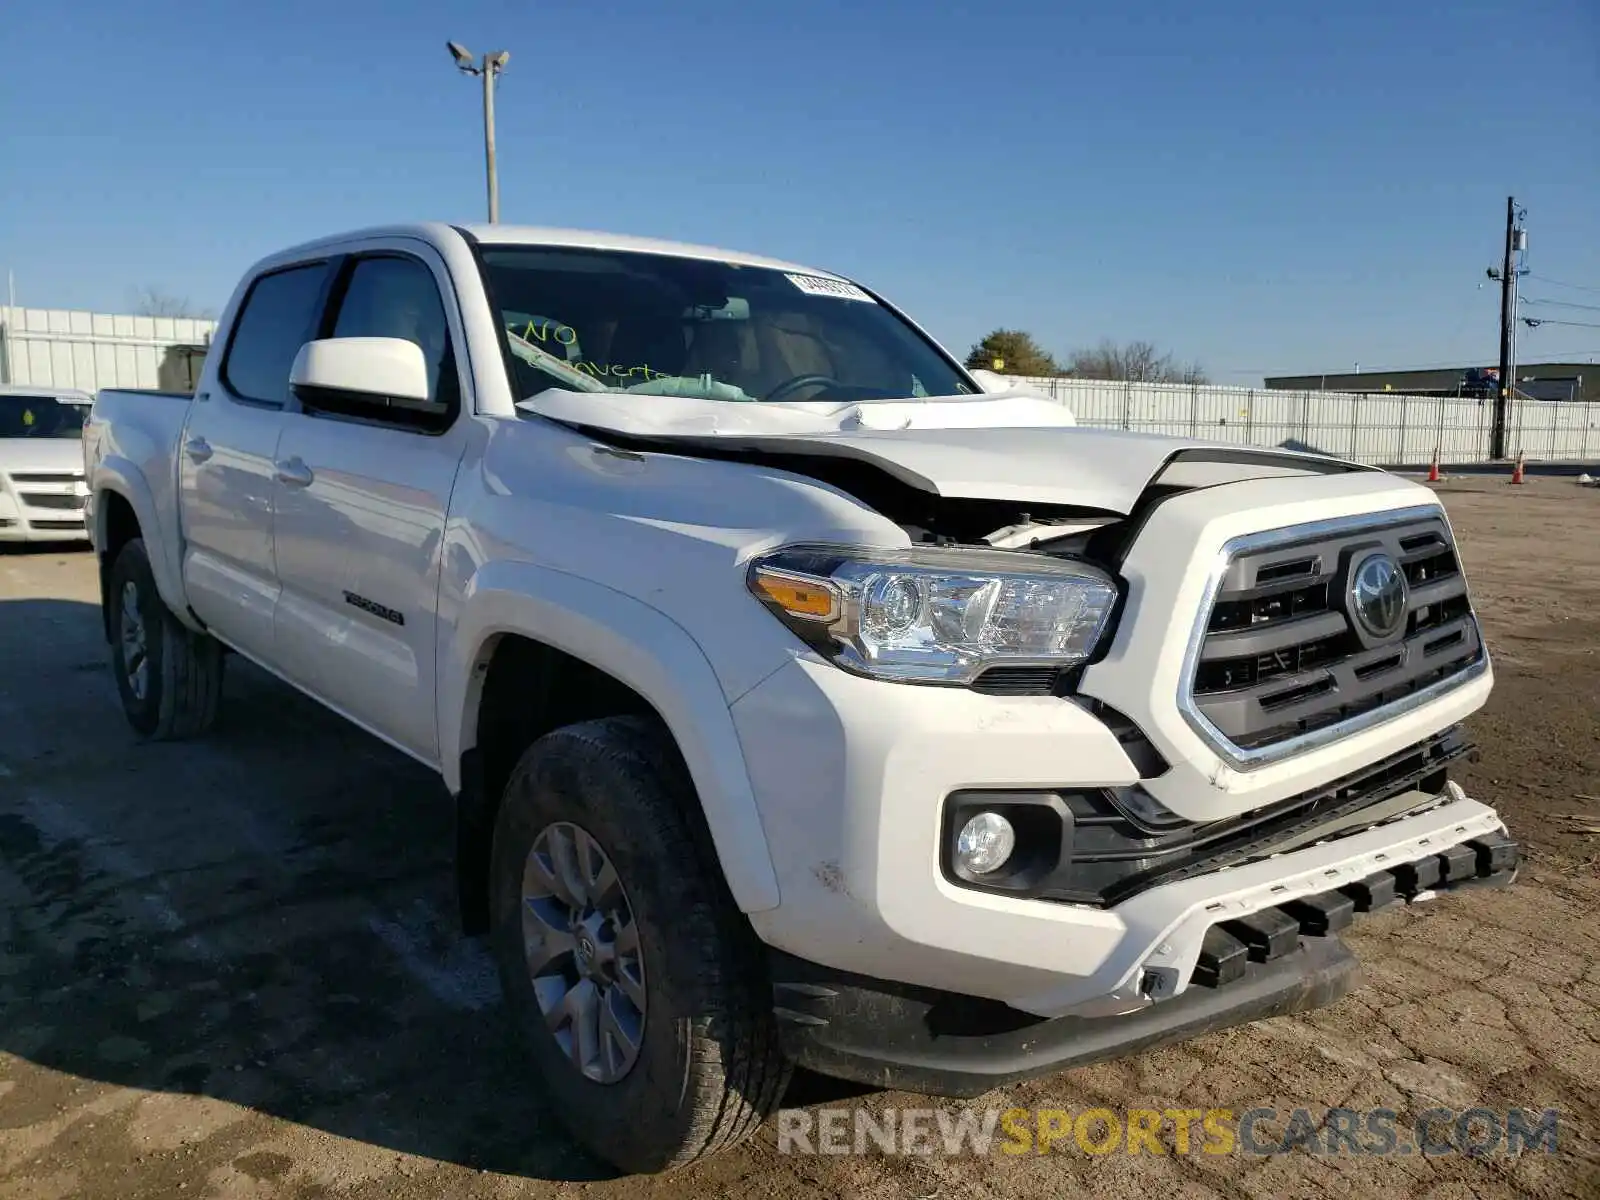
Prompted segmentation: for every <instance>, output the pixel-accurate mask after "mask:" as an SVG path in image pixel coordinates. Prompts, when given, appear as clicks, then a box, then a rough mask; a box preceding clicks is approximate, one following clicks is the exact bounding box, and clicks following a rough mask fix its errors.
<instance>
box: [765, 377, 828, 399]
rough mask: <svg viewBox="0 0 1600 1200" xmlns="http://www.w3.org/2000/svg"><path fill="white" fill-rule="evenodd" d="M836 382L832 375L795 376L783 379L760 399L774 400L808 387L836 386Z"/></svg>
mask: <svg viewBox="0 0 1600 1200" xmlns="http://www.w3.org/2000/svg"><path fill="white" fill-rule="evenodd" d="M838 382H839V381H838V380H837V379H835V378H834V377H833V376H832V375H815V374H812V375H796V376H795V377H794V378H793V379H785V380H784V381H783V382H782V383H780V384H779V385H778V386H777V387H775V388H773V389H772V390H771V391H770V392H768V393H767V394H766V395H765V396H763V397H761V398H762V399H763V400H776V399H778V397H779V396H783V395H787V394H788V393H789V392H793V391H797V390H798V389H800V388H803V387H810V386H812V385H815V384H819V383H821V384H829V383H832V384H837V383H838Z"/></svg>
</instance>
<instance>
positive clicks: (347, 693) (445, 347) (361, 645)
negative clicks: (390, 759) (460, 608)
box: [275, 239, 469, 763]
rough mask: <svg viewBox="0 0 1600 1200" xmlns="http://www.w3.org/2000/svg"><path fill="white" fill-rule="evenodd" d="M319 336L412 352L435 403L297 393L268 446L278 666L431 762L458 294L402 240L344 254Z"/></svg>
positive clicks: (452, 471) (453, 464)
mask: <svg viewBox="0 0 1600 1200" xmlns="http://www.w3.org/2000/svg"><path fill="white" fill-rule="evenodd" d="M318 336H320V337H398V338H405V339H406V340H408V341H412V342H415V343H416V344H418V345H419V346H421V347H422V350H423V355H424V358H425V360H426V362H427V364H428V366H429V368H430V372H431V376H432V381H433V384H432V391H431V395H430V399H431V400H434V401H439V402H443V403H444V404H445V406H446V409H445V411H444V412H442V413H438V414H435V413H426V414H424V413H419V412H416V411H409V410H408V411H401V410H394V409H388V408H385V407H381V406H378V405H374V404H372V403H370V402H367V401H362V400H360V399H338V400H330V399H327V398H324V399H323V400H322V401H319V403H318V404H317V405H316V406H310V405H307V404H306V403H305V402H303V401H300V400H297V401H296V402H295V404H294V405H293V406H292V409H291V411H290V413H289V414H288V415H287V416H286V417H285V418H284V426H283V435H282V438H281V439H280V441H279V443H278V463H279V480H280V481H279V483H278V485H277V487H278V491H277V498H276V537H275V544H276V554H277V567H278V581H279V584H280V586H281V588H282V591H281V593H280V595H279V599H278V606H277V617H276V635H275V636H276V643H277V645H276V654H277V661H278V665H279V667H280V669H282V670H283V671H284V672H285V674H287V675H288V676H289V678H290V679H292V680H294V681H295V682H296V683H299V684H300V685H301V686H302V687H304V688H306V689H307V690H308V691H310V692H312V693H313V694H314V695H316V696H318V697H319V698H320V699H321V700H322V701H323V702H324V703H326V704H329V705H331V706H332V707H334V708H335V709H338V710H339V711H341V712H343V713H345V714H346V715H347V716H350V717H352V718H353V719H355V720H356V721H358V722H359V723H361V724H363V725H365V726H366V727H367V728H369V729H371V730H372V731H373V732H375V733H377V734H379V735H380V736H382V737H384V738H386V739H388V740H389V741H391V742H393V743H394V744H396V745H398V746H400V747H401V748H402V749H405V750H407V751H409V752H410V753H412V754H414V755H416V756H417V757H419V758H421V759H423V760H424V761H427V762H430V763H432V762H435V761H437V756H438V749H439V747H438V722H437V719H436V716H435V711H434V684H435V676H434V669H435V647H436V640H437V638H436V620H435V610H436V607H437V604H438V591H439V555H440V546H441V544H442V542H443V538H444V524H445V517H446V514H447V513H448V512H449V508H450V493H451V489H452V488H453V486H454V484H455V478H456V471H457V468H458V466H459V464H460V462H461V459H462V455H463V453H464V450H465V446H466V431H467V427H468V425H469V421H468V420H467V419H466V418H464V417H463V416H462V399H463V394H464V392H465V389H466V387H467V386H468V378H469V376H468V374H467V373H466V372H463V371H461V370H459V369H458V366H457V348H458V347H459V346H461V345H462V344H463V342H462V327H461V323H460V317H459V313H458V312H457V311H456V306H455V295H454V289H453V288H452V287H451V286H450V284H449V275H448V273H447V269H446V267H445V265H444V262H443V260H442V259H440V258H439V257H438V255H437V254H435V253H434V251H433V250H432V249H431V248H428V247H426V246H424V245H423V244H422V243H420V242H415V241H411V240H409V239H394V240H393V241H386V242H381V243H375V244H373V245H371V246H368V247H365V248H363V249H362V250H361V251H360V252H359V253H354V254H351V255H349V256H348V257H345V258H344V259H342V260H341V262H340V264H339V266H338V268H337V276H336V278H335V280H334V281H333V284H332V290H331V293H330V301H329V305H328V309H327V311H326V313H325V314H324V315H323V317H322V320H321V324H320V327H319V330H318Z"/></svg>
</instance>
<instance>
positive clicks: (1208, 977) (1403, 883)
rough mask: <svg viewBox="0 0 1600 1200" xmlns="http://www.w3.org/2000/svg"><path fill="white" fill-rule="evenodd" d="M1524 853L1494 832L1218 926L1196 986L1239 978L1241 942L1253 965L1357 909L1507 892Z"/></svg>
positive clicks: (1344, 920) (1321, 933)
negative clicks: (1443, 895)
mask: <svg viewBox="0 0 1600 1200" xmlns="http://www.w3.org/2000/svg"><path fill="white" fill-rule="evenodd" d="M1519 854H1520V850H1519V847H1518V846H1517V843H1516V842H1514V841H1512V840H1511V839H1510V838H1508V837H1506V836H1505V835H1504V834H1502V833H1495V834H1489V835H1487V836H1485V837H1481V838H1475V839H1474V840H1472V841H1470V842H1463V843H1461V844H1460V845H1458V846H1452V847H1450V849H1448V850H1442V851H1440V852H1439V853H1438V854H1430V855H1427V856H1426V857H1423V858H1419V859H1418V860H1417V861H1416V862H1409V863H1401V864H1400V865H1398V866H1395V867H1391V868H1389V869H1387V870H1383V871H1377V872H1375V873H1373V874H1371V875H1368V876H1367V877H1366V878H1365V879H1363V880H1361V881H1360V882H1359V883H1349V884H1346V885H1345V886H1344V887H1342V888H1339V889H1337V890H1336V891H1331V892H1321V893H1318V894H1317V895H1314V896H1303V897H1301V898H1300V899H1298V900H1289V901H1286V902H1284V903H1283V904H1281V905H1278V906H1275V907H1272V908H1264V909H1262V910H1261V911H1260V912H1254V913H1251V914H1250V915H1249V916H1248V917H1241V918H1236V919H1234V920H1231V921H1224V922H1222V923H1221V924H1220V925H1213V926H1212V927H1211V928H1210V929H1208V930H1207V931H1206V936H1205V940H1204V941H1203V942H1201V943H1200V957H1199V960H1198V961H1197V962H1196V963H1195V968H1194V974H1193V976H1191V977H1190V982H1191V983H1195V984H1199V985H1200V986H1201V987H1209V988H1214V987H1221V986H1222V985H1223V984H1225V983H1228V982H1229V981H1230V979H1232V978H1233V977H1234V976H1233V975H1231V974H1230V973H1229V972H1230V971H1231V970H1233V968H1232V967H1231V966H1230V964H1231V962H1232V959H1233V958H1234V957H1236V952H1235V951H1234V949H1233V947H1234V946H1235V945H1238V946H1244V947H1248V949H1249V952H1250V958H1251V961H1253V962H1272V961H1273V960H1274V959H1276V958H1278V957H1279V956H1280V955H1282V954H1284V953H1286V952H1287V951H1288V950H1290V949H1292V948H1293V947H1294V946H1295V945H1297V944H1299V943H1300V940H1301V939H1302V938H1323V937H1327V936H1329V935H1330V934H1333V933H1337V932H1338V931H1339V930H1341V929H1344V928H1345V927H1347V926H1348V925H1349V924H1350V923H1351V922H1352V921H1353V920H1354V919H1355V914H1356V913H1358V912H1359V913H1367V912H1376V911H1377V910H1379V909H1381V908H1388V907H1390V906H1391V905H1395V904H1399V903H1401V902H1402V901H1407V900H1410V899H1412V898H1413V897H1415V896H1419V895H1421V894H1423V893H1424V892H1431V891H1440V892H1449V891H1455V890H1456V889H1458V888H1466V887H1505V886H1506V885H1508V884H1509V883H1510V882H1511V881H1512V880H1513V879H1514V878H1515V877H1516V873H1517V871H1516V864H1517V862H1518V861H1519ZM1491 867H1492V868H1494V869H1493V870H1489V869H1488V868H1491Z"/></svg>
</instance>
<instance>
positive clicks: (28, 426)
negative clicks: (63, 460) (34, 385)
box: [0, 396, 89, 438]
mask: <svg viewBox="0 0 1600 1200" xmlns="http://www.w3.org/2000/svg"><path fill="white" fill-rule="evenodd" d="M88 416H89V406H88V405H87V404H81V403H80V404H72V403H69V402H68V401H65V400H58V399H56V397H54V396H0V438H82V437H83V423H84V421H85V420H87V419H88Z"/></svg>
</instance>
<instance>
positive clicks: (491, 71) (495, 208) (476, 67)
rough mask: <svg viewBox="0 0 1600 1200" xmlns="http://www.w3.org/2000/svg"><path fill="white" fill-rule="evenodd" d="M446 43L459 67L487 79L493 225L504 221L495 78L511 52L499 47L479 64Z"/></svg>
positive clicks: (458, 47)
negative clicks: (497, 153)
mask: <svg viewBox="0 0 1600 1200" xmlns="http://www.w3.org/2000/svg"><path fill="white" fill-rule="evenodd" d="M445 45H446V46H448V47H449V49H450V54H451V57H453V58H454V59H455V60H456V66H457V67H458V68H460V70H461V72H462V74H464V75H478V76H481V77H482V78H483V161H484V169H485V172H486V174H487V176H488V180H487V183H488V188H489V224H491V225H493V224H495V223H497V222H498V221H499V220H500V176H499V174H498V172H497V170H496V168H495V161H494V79H495V76H496V75H498V74H500V72H501V71H503V70H505V69H506V64H507V63H508V62H510V61H511V51H509V50H497V51H495V52H494V53H493V54H485V55H484V56H483V62H482V63H481V64H479V63H476V62H474V61H473V60H472V53H471V51H469V50H468V49H467V48H466V47H465V46H463V45H462V44H461V43H460V42H446V43H445Z"/></svg>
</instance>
